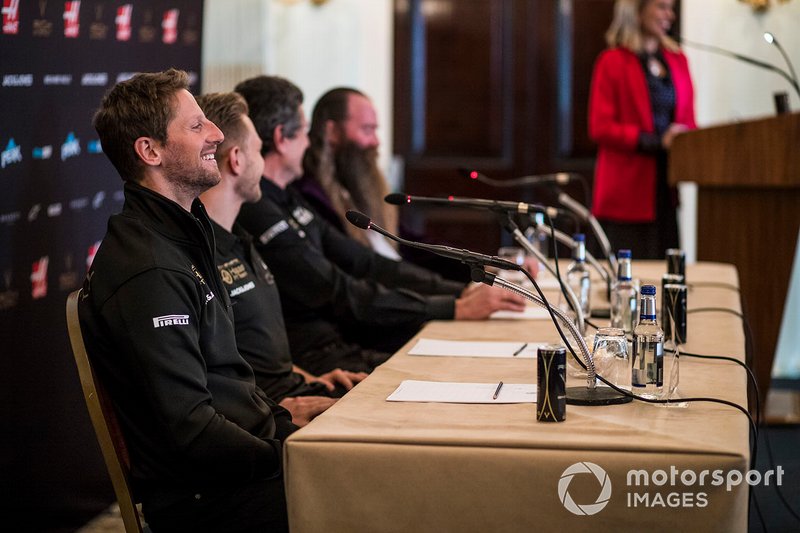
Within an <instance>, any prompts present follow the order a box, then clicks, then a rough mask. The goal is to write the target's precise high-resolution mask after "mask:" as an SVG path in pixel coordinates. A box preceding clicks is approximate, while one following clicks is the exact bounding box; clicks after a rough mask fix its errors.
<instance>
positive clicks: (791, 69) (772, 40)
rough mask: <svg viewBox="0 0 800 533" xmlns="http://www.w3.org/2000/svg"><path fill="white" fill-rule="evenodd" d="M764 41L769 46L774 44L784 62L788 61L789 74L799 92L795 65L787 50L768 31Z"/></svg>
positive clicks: (765, 33)
mask: <svg viewBox="0 0 800 533" xmlns="http://www.w3.org/2000/svg"><path fill="white" fill-rule="evenodd" d="M764 40H765V41H767V42H768V43H769V44H774V45H775V48H777V49H778V51H779V52H780V53H781V55H782V56H783V60H784V61H786V65H787V66H788V67H789V72H790V73H791V75H792V79H793V80H794V88H795V90H797V87H798V85H797V73H796V72H795V71H794V65H792V60H791V59H789V55H788V54H787V53H786V50H784V48H783V46H781V43H779V42H778V39H776V38H775V36H774V35H773V34H771V33H770V32H768V31H767V32H764ZM798 94H800V92H798Z"/></svg>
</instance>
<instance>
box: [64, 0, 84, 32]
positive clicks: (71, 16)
mask: <svg viewBox="0 0 800 533" xmlns="http://www.w3.org/2000/svg"><path fill="white" fill-rule="evenodd" d="M80 11H81V2H80V0H74V1H72V2H64V37H67V38H69V39H77V38H78V35H79V34H80V31H81V25H80Z"/></svg>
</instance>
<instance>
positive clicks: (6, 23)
mask: <svg viewBox="0 0 800 533" xmlns="http://www.w3.org/2000/svg"><path fill="white" fill-rule="evenodd" d="M3 33H4V34H5V35H16V34H17V33H19V0H3Z"/></svg>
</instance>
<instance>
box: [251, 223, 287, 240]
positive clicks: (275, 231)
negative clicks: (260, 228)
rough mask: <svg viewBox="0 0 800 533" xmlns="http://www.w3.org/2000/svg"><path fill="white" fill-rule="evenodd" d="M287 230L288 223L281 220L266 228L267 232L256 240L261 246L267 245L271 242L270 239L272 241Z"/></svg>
mask: <svg viewBox="0 0 800 533" xmlns="http://www.w3.org/2000/svg"><path fill="white" fill-rule="evenodd" d="M287 229H289V223H288V222H286V221H285V220H281V221H280V222H276V223H275V224H273V225H272V226H270V227H269V228H267V231H265V232H264V233H262V234H261V236H260V237H259V238H258V240H259V241H261V244H267V243H268V242H269V241H271V240H272V239H274V238H275V237H277V236H278V235H280V234H281V233H283V232H284V231H286V230H287Z"/></svg>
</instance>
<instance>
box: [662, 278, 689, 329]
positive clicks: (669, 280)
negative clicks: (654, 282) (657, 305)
mask: <svg viewBox="0 0 800 533" xmlns="http://www.w3.org/2000/svg"><path fill="white" fill-rule="evenodd" d="M670 283H672V284H673V285H684V284H685V283H686V280H685V279H684V276H681V275H680V274H664V275H663V276H661V324H662V325H663V324H664V322H665V321H666V316H665V315H666V313H667V304H666V303H665V302H666V301H667V299H666V298H665V296H666V294H667V290H666V288H665V287H666V286H667V285H669V284H670Z"/></svg>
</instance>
